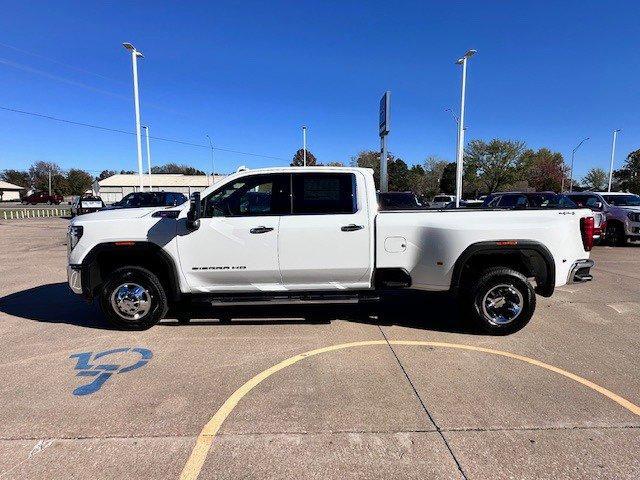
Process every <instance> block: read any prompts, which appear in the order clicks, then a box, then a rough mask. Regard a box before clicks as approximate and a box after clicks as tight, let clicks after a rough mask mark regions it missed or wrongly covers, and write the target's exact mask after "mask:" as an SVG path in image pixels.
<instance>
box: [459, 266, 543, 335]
mask: <svg viewBox="0 0 640 480" xmlns="http://www.w3.org/2000/svg"><path fill="white" fill-rule="evenodd" d="M468 306H469V307H470V308H469V310H470V314H471V317H472V319H473V321H474V323H475V324H476V326H478V327H479V328H480V329H482V330H483V331H484V332H486V333H489V334H492V335H507V334H509V333H513V332H516V331H518V330H520V329H521V328H523V327H524V326H525V325H526V324H527V323H529V320H531V317H532V316H533V312H534V311H535V308H536V294H535V291H534V289H533V286H532V285H531V284H530V283H529V281H528V280H527V278H526V277H525V276H524V275H522V274H521V273H520V272H517V271H516V270H513V269H511V268H502V267H498V268H490V269H488V270H485V271H484V272H482V274H481V275H480V278H479V279H478V281H477V282H476V283H475V285H474V286H473V287H472V288H471V292H470V294H469V297H468Z"/></svg>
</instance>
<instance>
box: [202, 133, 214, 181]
mask: <svg viewBox="0 0 640 480" xmlns="http://www.w3.org/2000/svg"><path fill="white" fill-rule="evenodd" d="M204 136H205V137H207V140H208V141H209V148H210V149H211V185H213V184H214V183H215V181H216V157H215V155H214V153H213V142H212V141H211V137H210V136H209V134H208V133H206V134H205V135H204Z"/></svg>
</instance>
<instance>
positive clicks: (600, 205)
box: [596, 202, 602, 210]
mask: <svg viewBox="0 0 640 480" xmlns="http://www.w3.org/2000/svg"><path fill="white" fill-rule="evenodd" d="M596 208H597V209H598V210H602V202H596Z"/></svg>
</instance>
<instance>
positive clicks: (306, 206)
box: [67, 167, 594, 334]
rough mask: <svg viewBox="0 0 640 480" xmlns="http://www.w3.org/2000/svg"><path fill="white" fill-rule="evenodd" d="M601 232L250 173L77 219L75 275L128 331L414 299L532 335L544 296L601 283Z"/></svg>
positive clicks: (303, 173) (320, 170) (586, 214)
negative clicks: (201, 311)
mask: <svg viewBox="0 0 640 480" xmlns="http://www.w3.org/2000/svg"><path fill="white" fill-rule="evenodd" d="M592 230H593V216H592V214H591V211H590V210H588V209H575V208H572V209H563V208H558V209H543V210H465V209H453V210H447V211H435V210H407V211H387V212H385V211H380V209H379V207H378V202H377V198H376V188H375V184H374V179H373V171H372V170H370V169H362V168H344V167H305V168H301V167H286V168H271V169H260V170H240V171H238V172H236V173H235V174H233V175H230V176H229V177H227V178H225V179H224V180H222V181H220V182H218V183H216V184H215V185H213V186H210V187H209V188H207V189H206V190H204V191H203V192H202V193H201V194H200V193H196V194H193V195H192V197H191V201H190V202H188V203H185V204H184V205H179V206H174V207H159V208H134V209H123V210H106V211H100V212H96V213H92V214H88V215H83V216H82V217H78V218H75V219H73V220H72V222H71V225H70V226H69V238H68V249H69V255H68V270H67V272H68V280H69V285H70V287H71V289H72V290H73V291H74V292H75V293H77V294H81V295H83V296H85V297H86V298H87V299H89V300H90V299H93V298H94V297H97V298H98V299H99V302H100V305H101V308H102V311H103V312H104V314H105V316H106V318H107V319H108V320H109V321H110V322H111V323H112V324H113V325H115V326H117V327H118V328H125V329H144V328H149V327H151V326H152V325H154V324H155V323H157V322H158V321H159V320H160V319H162V318H163V317H164V316H165V315H166V313H167V311H168V307H169V305H172V306H174V305H176V306H183V310H184V306H185V305H187V307H186V309H187V311H188V305H189V302H206V303H207V304H210V305H218V304H228V303H231V302H234V303H236V302H238V303H242V302H251V303H252V304H256V302H265V303H269V302H274V301H286V302H310V303H320V302H325V301H331V302H336V301H349V300H350V301H354V300H371V299H376V298H379V297H380V296H383V294H384V292H387V291H390V290H418V291H425V292H430V291H450V292H452V293H453V294H455V295H457V296H458V298H459V300H460V302H462V305H463V307H464V309H465V310H466V311H467V312H468V317H469V318H470V319H472V320H473V321H474V322H475V323H476V324H477V325H478V326H480V327H482V329H484V330H485V331H486V332H489V333H493V334H506V333H510V332H513V331H515V330H518V329H520V328H522V327H523V326H524V325H526V324H527V323H528V322H529V320H530V319H531V316H532V315H533V313H534V310H535V305H536V292H537V293H538V294H540V295H543V296H550V295H551V294H552V293H553V291H554V288H555V287H557V286H559V285H564V284H566V283H574V282H585V281H588V280H591V275H590V269H591V267H592V266H593V264H594V263H593V261H592V260H590V259H589V251H590V250H591V247H592V242H593V235H592ZM425 315H428V313H426V312H425Z"/></svg>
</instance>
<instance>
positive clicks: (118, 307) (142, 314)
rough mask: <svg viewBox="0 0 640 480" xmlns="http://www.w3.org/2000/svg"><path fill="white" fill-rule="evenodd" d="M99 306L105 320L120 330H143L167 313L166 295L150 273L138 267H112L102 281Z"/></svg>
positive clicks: (156, 278)
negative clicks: (106, 277) (113, 269)
mask: <svg viewBox="0 0 640 480" xmlns="http://www.w3.org/2000/svg"><path fill="white" fill-rule="evenodd" d="M100 307H101V309H102V312H103V313H104V315H105V317H106V318H107V320H108V321H109V322H110V323H111V324H112V325H113V326H115V327H116V328H118V329H122V330H146V329H147V328H150V327H152V326H153V325H155V324H156V323H158V322H159V321H160V320H161V319H162V318H163V317H164V316H165V315H166V313H167V310H168V302H167V295H166V293H165V291H164V288H163V287H162V284H161V283H160V280H158V277H156V276H155V275H154V274H153V273H152V272H150V271H149V270H147V269H145V268H141V267H122V268H119V269H117V270H115V271H114V272H113V273H111V275H109V278H108V279H107V281H106V282H105V283H104V285H103V287H102V292H101V294H100Z"/></svg>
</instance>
